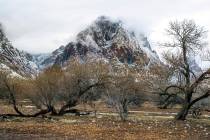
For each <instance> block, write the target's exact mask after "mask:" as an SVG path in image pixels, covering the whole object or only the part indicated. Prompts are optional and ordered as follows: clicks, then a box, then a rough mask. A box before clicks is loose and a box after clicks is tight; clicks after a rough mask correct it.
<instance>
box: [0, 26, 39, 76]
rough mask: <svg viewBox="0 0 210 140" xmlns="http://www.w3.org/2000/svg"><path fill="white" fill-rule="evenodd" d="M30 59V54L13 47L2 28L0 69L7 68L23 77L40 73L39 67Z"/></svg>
mask: <svg viewBox="0 0 210 140" xmlns="http://www.w3.org/2000/svg"><path fill="white" fill-rule="evenodd" d="M30 58H31V55H30V54H28V53H26V52H23V51H19V50H18V49H16V48H14V47H13V46H12V44H11V43H10V42H9V40H8V39H7V37H6V36H5V34H4V32H3V30H2V27H1V26H0V68H6V67H7V69H11V71H14V72H15V73H17V74H19V75H21V76H32V75H34V74H36V73H37V72H38V67H37V65H36V64H35V63H34V62H32V61H30Z"/></svg>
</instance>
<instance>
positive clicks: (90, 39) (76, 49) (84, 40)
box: [41, 17, 160, 67]
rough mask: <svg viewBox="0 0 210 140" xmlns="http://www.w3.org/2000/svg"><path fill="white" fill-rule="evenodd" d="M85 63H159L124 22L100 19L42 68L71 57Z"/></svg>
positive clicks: (54, 54) (153, 52)
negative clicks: (103, 60)
mask: <svg viewBox="0 0 210 140" xmlns="http://www.w3.org/2000/svg"><path fill="white" fill-rule="evenodd" d="M75 56H77V57H79V58H80V59H81V60H86V59H87V57H92V58H95V59H99V58H103V59H105V60H108V61H109V60H110V59H112V58H117V59H118V60H119V62H122V63H129V64H131V63H135V62H136V61H139V62H141V63H142V64H143V65H144V66H149V65H151V64H155V63H160V60H159V57H158V55H157V54H156V52H155V51H153V50H152V49H151V47H150V44H149V42H148V40H147V38H146V37H145V36H143V35H137V34H135V33H134V32H132V31H129V30H127V29H126V28H125V27H124V26H123V24H122V22H121V21H113V20H110V19H109V18H107V17H99V18H98V19H97V20H96V21H95V22H93V23H92V24H91V25H90V26H88V27H87V28H86V29H85V30H83V31H81V32H79V33H78V34H77V36H76V41H74V42H70V43H68V44H67V45H66V46H65V47H64V46H62V47H60V48H59V49H57V50H56V51H54V52H53V53H52V54H51V55H50V56H49V57H48V58H46V60H44V61H42V63H41V65H42V67H43V66H49V65H52V64H60V65H63V64H65V62H67V61H68V60H69V59H70V58H71V57H75Z"/></svg>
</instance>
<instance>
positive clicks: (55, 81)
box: [26, 66, 63, 116]
mask: <svg viewBox="0 0 210 140" xmlns="http://www.w3.org/2000/svg"><path fill="white" fill-rule="evenodd" d="M29 82H30V81H28V84H27V87H28V89H26V90H27V92H28V94H27V97H28V98H29V99H31V101H32V102H33V103H34V104H35V105H36V107H37V108H38V109H40V110H41V111H40V112H38V113H37V114H36V116H38V115H41V114H46V113H49V112H51V113H52V114H53V115H56V114H57V111H56V108H55V106H56V105H57V104H58V101H59V100H58V96H59V95H60V94H62V85H63V70H62V69H61V68H60V67H59V66H53V67H51V68H48V69H46V70H45V71H44V72H43V73H40V74H39V75H38V76H37V77H36V78H35V79H32V80H31V83H29ZM29 84H30V85H29Z"/></svg>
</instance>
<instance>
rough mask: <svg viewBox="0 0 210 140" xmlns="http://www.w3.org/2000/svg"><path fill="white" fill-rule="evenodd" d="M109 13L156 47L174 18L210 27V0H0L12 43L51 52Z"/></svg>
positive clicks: (0, 14)
mask: <svg viewBox="0 0 210 140" xmlns="http://www.w3.org/2000/svg"><path fill="white" fill-rule="evenodd" d="M101 15H105V16H109V17H111V18H115V19H121V20H122V21H124V22H125V24H126V25H127V26H128V27H130V28H132V29H135V30H137V31H139V32H143V33H145V34H146V35H147V36H148V38H149V40H150V42H151V44H152V46H153V48H155V49H156V50H158V49H159V48H158V47H157V46H156V42H157V41H159V40H161V39H162V38H163V35H164V29H165V28H166V27H167V25H168V22H169V21H170V20H174V19H178V20H182V19H184V18H187V19H194V20H195V21H196V23H197V24H199V25H201V26H205V27H206V29H207V30H210V0H0V22H1V23H2V24H3V26H4V28H5V32H6V34H7V36H8V38H9V39H10V40H11V42H12V44H13V45H14V46H15V47H17V48H18V49H22V50H25V51H28V52H30V53H47V52H51V51H53V50H54V49H56V48H58V47H59V46H61V45H65V44H66V43H68V42H70V41H71V40H72V39H73V38H74V36H75V35H76V33H78V32H79V31H80V30H81V29H83V28H85V27H86V26H87V25H89V24H90V23H91V22H93V21H94V20H95V19H96V18H97V17H98V16H101Z"/></svg>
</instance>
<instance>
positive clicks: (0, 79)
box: [0, 70, 25, 116]
mask: <svg viewBox="0 0 210 140" xmlns="http://www.w3.org/2000/svg"><path fill="white" fill-rule="evenodd" d="M21 81H22V79H20V78H18V77H13V76H12V75H11V72H9V71H5V70H0V89H1V91H4V92H5V94H4V95H3V96H4V99H6V100H8V102H9V103H10V104H11V105H12V106H13V109H14V110H15V112H16V113H17V114H18V115H20V116H25V115H24V114H23V113H22V112H21V111H20V110H19V108H18V105H17V98H18V97H21V96H20V95H21V89H22V88H21V86H22V85H21Z"/></svg>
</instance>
